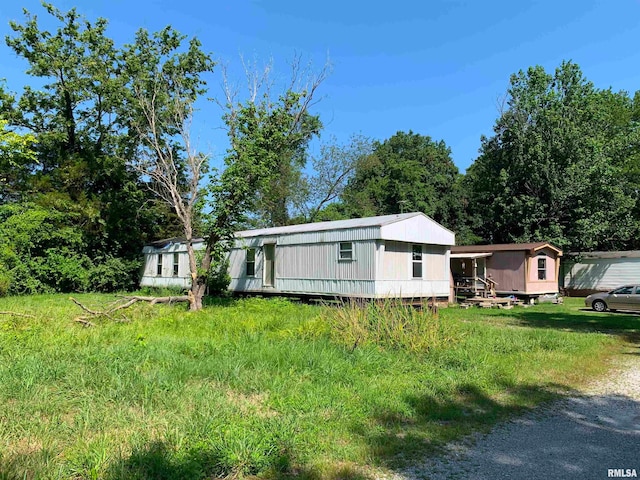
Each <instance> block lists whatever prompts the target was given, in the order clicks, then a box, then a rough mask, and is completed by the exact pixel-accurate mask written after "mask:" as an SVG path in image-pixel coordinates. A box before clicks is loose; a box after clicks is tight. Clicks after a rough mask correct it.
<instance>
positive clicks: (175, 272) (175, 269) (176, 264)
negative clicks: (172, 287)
mask: <svg viewBox="0 0 640 480" xmlns="http://www.w3.org/2000/svg"><path fill="white" fill-rule="evenodd" d="M179 271H180V254H178V253H174V254H173V276H174V277H177V276H178V273H179Z"/></svg>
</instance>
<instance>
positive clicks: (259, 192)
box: [218, 56, 330, 227]
mask: <svg viewBox="0 0 640 480" xmlns="http://www.w3.org/2000/svg"><path fill="white" fill-rule="evenodd" d="M243 64H244V67H245V73H246V76H247V78H246V80H247V84H248V86H249V88H248V92H247V95H246V99H245V100H244V101H238V92H237V90H236V89H234V88H233V87H232V85H231V84H230V82H229V79H228V78H227V75H226V70H224V69H223V74H224V99H225V101H224V103H223V102H218V103H219V105H220V106H221V107H222V109H223V111H224V112H225V114H224V116H225V122H226V125H227V128H228V129H229V134H230V136H229V138H230V140H231V142H232V144H233V143H234V142H235V140H236V139H237V138H239V137H238V133H239V132H238V131H237V125H236V120H238V119H239V115H240V114H241V112H242V115H244V119H245V120H247V119H248V117H247V116H246V115H247V114H251V115H256V116H257V117H260V116H262V117H263V119H266V118H269V122H270V123H271V124H272V128H282V129H284V130H283V131H282V133H283V134H286V136H287V138H288V139H289V140H288V141H286V142H282V141H278V142H276V143H274V144H272V145H271V149H272V150H271V151H270V153H269V155H270V158H271V159H272V160H275V161H274V162H273V163H272V166H271V168H272V171H271V172H269V176H268V178H266V179H265V180H264V181H261V182H260V183H259V184H258V185H256V186H255V188H256V190H255V197H256V198H255V201H253V204H252V212H251V216H250V218H249V225H250V226H253V227H273V226H282V225H288V224H290V223H292V222H293V221H294V219H293V218H292V216H296V215H298V214H299V207H300V203H301V201H304V200H303V199H307V198H308V193H309V192H308V189H307V188H306V187H307V183H306V175H305V174H304V172H303V169H304V167H305V166H306V164H307V157H308V154H307V149H308V145H309V142H310V141H311V140H312V139H313V138H314V137H316V136H318V135H319V133H320V130H321V129H322V122H321V121H320V118H319V116H317V115H312V114H311V113H310V107H311V106H312V104H313V103H314V99H315V97H316V91H317V90H318V88H319V87H320V85H321V84H322V83H323V82H324V80H325V79H326V78H327V76H328V75H329V72H330V65H329V64H328V63H327V64H325V65H324V67H323V68H322V69H320V70H319V71H318V72H317V73H315V72H313V71H312V70H311V66H310V65H309V66H307V67H304V66H303V65H302V64H301V59H300V57H299V56H297V57H295V58H294V59H293V61H292V63H291V73H290V79H289V81H288V82H287V86H286V88H284V89H283V90H282V91H281V92H280V93H274V86H275V84H276V82H274V81H273V80H272V77H273V74H272V71H273V65H272V64H271V63H269V64H267V65H266V66H265V67H264V69H263V70H260V69H259V68H258V67H257V65H247V64H245V62H244V59H243ZM243 106H244V107H249V106H253V107H252V108H254V110H253V111H250V109H249V110H247V109H244V110H243ZM282 108H284V110H285V111H287V112H288V114H291V115H299V117H297V118H293V117H292V118H283V117H282V116H281V112H282ZM258 121H259V122H262V121H263V120H258ZM274 122H282V123H281V124H280V125H276V123H274ZM287 129H290V130H287ZM275 148H278V149H279V150H277V151H276V150H273V149H275Z"/></svg>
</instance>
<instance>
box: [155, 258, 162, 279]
mask: <svg viewBox="0 0 640 480" xmlns="http://www.w3.org/2000/svg"><path fill="white" fill-rule="evenodd" d="M156 275H158V276H159V277H160V276H162V254H161V253H159V254H158V264H157V265H156Z"/></svg>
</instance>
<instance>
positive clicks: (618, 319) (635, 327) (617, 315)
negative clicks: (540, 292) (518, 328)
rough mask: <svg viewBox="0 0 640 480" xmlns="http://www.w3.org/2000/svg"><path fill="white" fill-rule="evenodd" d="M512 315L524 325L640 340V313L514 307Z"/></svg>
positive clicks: (638, 341) (509, 314) (639, 341)
mask: <svg viewBox="0 0 640 480" xmlns="http://www.w3.org/2000/svg"><path fill="white" fill-rule="evenodd" d="M508 316H510V317H513V318H515V319H517V320H518V322H519V323H520V324H523V325H526V326H530V327H536V328H556V329H561V330H568V331H575V332H603V333H608V334H612V335H617V336H621V337H622V338H623V339H624V340H626V341H627V342H629V343H640V315H638V314H635V313H627V312H604V313H597V312H594V311H592V310H589V309H586V308H583V309H579V310H572V311H567V310H560V309H558V310H557V311H552V310H534V309H524V310H515V311H514V310H510V311H509V313H508Z"/></svg>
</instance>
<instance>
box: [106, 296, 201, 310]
mask: <svg viewBox="0 0 640 480" xmlns="http://www.w3.org/2000/svg"><path fill="white" fill-rule="evenodd" d="M123 298H125V299H127V300H129V302H127V303H125V304H123V305H121V306H120V307H117V308H116V309H115V310H119V309H121V308H126V307H130V306H131V305H133V304H134V303H135V302H149V304H151V305H155V304H156V303H169V304H171V303H179V302H188V301H189V297H188V296H187V295H180V296H177V297H173V296H171V297H144V296H138V295H134V296H126V297H123Z"/></svg>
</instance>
